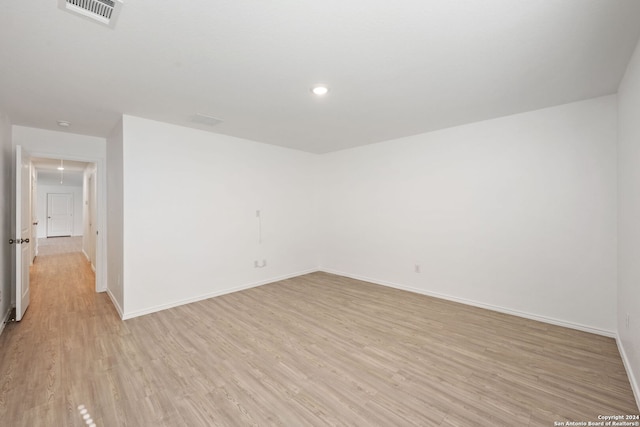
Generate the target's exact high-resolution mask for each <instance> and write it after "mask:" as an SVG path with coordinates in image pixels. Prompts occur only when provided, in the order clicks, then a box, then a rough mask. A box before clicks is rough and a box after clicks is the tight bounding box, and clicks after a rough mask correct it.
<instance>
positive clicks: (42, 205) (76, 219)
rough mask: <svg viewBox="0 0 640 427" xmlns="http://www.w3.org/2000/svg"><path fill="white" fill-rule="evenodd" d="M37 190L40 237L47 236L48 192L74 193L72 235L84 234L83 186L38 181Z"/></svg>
mask: <svg viewBox="0 0 640 427" xmlns="http://www.w3.org/2000/svg"><path fill="white" fill-rule="evenodd" d="M36 191H37V193H38V194H37V204H38V205H37V207H36V209H37V218H38V238H43V237H47V194H49V193H69V194H72V195H73V231H72V236H82V235H83V231H84V230H83V212H82V204H83V196H82V186H76V185H74V186H70V185H63V184H53V185H52V184H42V183H40V182H38V187H37V189H36Z"/></svg>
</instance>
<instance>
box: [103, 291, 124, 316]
mask: <svg viewBox="0 0 640 427" xmlns="http://www.w3.org/2000/svg"><path fill="white" fill-rule="evenodd" d="M103 292H104V291H103ZM106 292H107V295H109V299H110V300H111V303H112V304H113V306H114V307H115V308H116V311H117V312H118V316H120V319H122V320H124V314H123V313H124V312H123V310H122V307H120V304H118V300H116V297H114V296H113V294H112V293H111V289H106Z"/></svg>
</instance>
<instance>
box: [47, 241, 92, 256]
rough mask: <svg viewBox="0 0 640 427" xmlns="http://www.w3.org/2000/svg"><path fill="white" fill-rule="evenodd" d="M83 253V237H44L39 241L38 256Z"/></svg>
mask: <svg viewBox="0 0 640 427" xmlns="http://www.w3.org/2000/svg"><path fill="white" fill-rule="evenodd" d="M81 251H82V236H73V237H43V238H40V239H38V255H39V256H47V255H58V254H66V253H69V252H81Z"/></svg>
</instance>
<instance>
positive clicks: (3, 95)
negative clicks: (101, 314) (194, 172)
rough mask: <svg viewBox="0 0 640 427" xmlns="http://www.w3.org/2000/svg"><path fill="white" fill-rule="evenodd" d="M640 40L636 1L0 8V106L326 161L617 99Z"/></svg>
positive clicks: (48, 124)
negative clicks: (149, 122) (82, 11)
mask: <svg viewBox="0 0 640 427" xmlns="http://www.w3.org/2000/svg"><path fill="white" fill-rule="evenodd" d="M639 35H640V1H637V0H482V1H478V0H475V1H474V0H447V1H442V0H404V1H403V0H400V1H394V2H391V1H388V0H351V1H349V0H323V1H315V2H311V1H300V0H279V1H255V0H254V1H249V0H216V1H212V0H190V1H177V2H175V1H163V0H125V4H124V7H123V8H122V12H121V14H120V18H119V20H118V22H117V24H116V26H115V28H114V29H110V28H107V27H105V26H102V25H100V24H95V23H93V22H90V21H89V20H86V19H83V18H79V17H77V16H75V15H72V14H70V13H67V12H64V11H62V10H60V9H58V8H57V2H56V1H54V0H46V1H43V0H4V1H3V2H2V12H1V13H0V110H1V111H4V112H6V113H7V114H8V115H9V117H10V119H11V120H12V122H13V123H14V124H18V125H24V126H32V127H38V128H45V129H56V130H62V129H61V128H58V127H57V124H56V121H57V120H68V121H70V122H71V123H72V125H71V127H70V128H69V129H68V131H70V132H74V133H81V134H88V135H95V136H101V137H104V136H106V135H107V134H108V133H109V131H110V130H111V129H112V128H113V126H114V125H115V124H116V123H117V121H118V119H119V117H120V115H121V114H123V113H124V114H130V115H135V116H140V117H145V118H150V119H155V120H160V121H164V122H169V123H175V124H179V125H184V126H191V127H196V128H200V129H205V130H210V131H212V132H217V133H221V134H226V135H233V136H237V137H242V138H247V139H252V140H256V141H261V142H266V143H270V144H276V145H281V146H287V147H292V148H297V149H301V150H306V151H311V152H316V153H324V152H329V151H333V150H338V149H343V148H347V147H352V146H358V145H363V144H368V143H373V142H378V141H383V140H388V139H393V138H397V137H402V136H408V135H413V134H418V133H423V132H427V131H431V130H435V129H440V128H444V127H449V126H454V125H459V124H463V123H469V122H474V121H479V120H485V119H489V118H494V117H499V116H504V115H508V114H514V113H518V112H523V111H529V110H534V109H539V108H544V107H548V106H552V105H558V104H563V103H567V102H572V101H577V100H581V99H587V98H591V97H596V96H600V95H606V94H611V93H615V92H616V90H617V87H618V84H619V82H620V80H621V78H622V75H623V73H624V70H625V67H626V65H627V62H628V60H629V58H630V55H631V53H632V51H633V48H634V46H635V45H636V43H637V41H638V37H639ZM316 83H327V84H328V85H329V86H330V88H331V91H330V93H329V95H327V96H326V97H324V98H321V99H318V98H314V97H313V96H312V95H311V93H310V91H309V89H310V87H311V86H312V85H313V84H316ZM195 113H204V114H209V115H212V116H215V117H218V118H220V119H222V120H223V122H222V123H220V124H218V125H216V126H214V127H207V126H204V125H200V124H196V123H192V122H190V121H189V120H190V117H191V116H192V115H194V114H195Z"/></svg>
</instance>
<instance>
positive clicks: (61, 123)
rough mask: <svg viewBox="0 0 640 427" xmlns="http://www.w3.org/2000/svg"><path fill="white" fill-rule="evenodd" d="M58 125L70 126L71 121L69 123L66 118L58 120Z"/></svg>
mask: <svg viewBox="0 0 640 427" xmlns="http://www.w3.org/2000/svg"><path fill="white" fill-rule="evenodd" d="M58 126H62V127H63V128H68V127H69V126H71V123H69V122H68V121H66V120H58Z"/></svg>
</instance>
